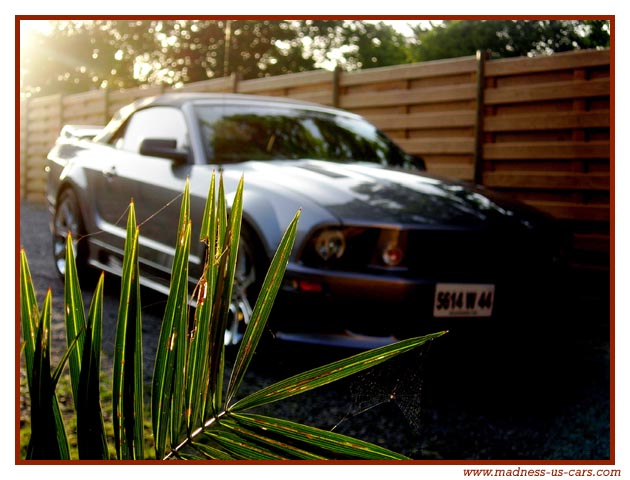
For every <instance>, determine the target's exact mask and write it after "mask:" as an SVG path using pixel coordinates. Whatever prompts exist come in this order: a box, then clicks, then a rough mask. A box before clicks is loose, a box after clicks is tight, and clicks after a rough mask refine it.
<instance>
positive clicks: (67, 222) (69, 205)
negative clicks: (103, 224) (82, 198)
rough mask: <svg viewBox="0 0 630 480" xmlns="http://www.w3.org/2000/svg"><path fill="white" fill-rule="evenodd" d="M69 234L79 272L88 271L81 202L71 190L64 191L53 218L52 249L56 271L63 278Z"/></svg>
mask: <svg viewBox="0 0 630 480" xmlns="http://www.w3.org/2000/svg"><path fill="white" fill-rule="evenodd" d="M68 233H70V234H71V235H72V250H73V252H74V256H75V260H76V265H77V270H78V271H79V272H80V273H81V272H84V271H85V270H86V269H87V251H86V246H85V242H83V241H82V237H83V236H84V235H85V227H84V223H83V219H82V218H81V211H80V209H79V201H78V199H77V196H76V194H75V193H74V191H72V190H71V189H66V190H64V191H63V192H62V193H61V195H60V196H59V199H58V201H57V207H56V209H55V216H54V218H53V231H52V247H53V256H54V261H55V269H56V270H57V273H58V274H59V276H61V277H62V278H63V277H64V276H65V274H66V247H67V239H68Z"/></svg>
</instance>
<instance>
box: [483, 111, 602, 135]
mask: <svg viewBox="0 0 630 480" xmlns="http://www.w3.org/2000/svg"><path fill="white" fill-rule="evenodd" d="M483 122H484V123H483V129H484V131H485V132H509V131H532V130H562V129H573V128H608V127H610V112H608V111H600V112H548V113H530V114H520V115H496V116H486V117H485V118H484V120H483Z"/></svg>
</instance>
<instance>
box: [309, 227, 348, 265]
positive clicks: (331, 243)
mask: <svg viewBox="0 0 630 480" xmlns="http://www.w3.org/2000/svg"><path fill="white" fill-rule="evenodd" d="M345 250H346V238H345V237H344V235H343V233H342V232H341V231H340V230H324V231H323V232H321V233H320V234H319V235H318V236H317V238H316V239H315V251H317V254H318V255H319V256H320V257H322V258H323V259H324V260H330V259H334V258H341V256H342V255H343V252H344V251H345Z"/></svg>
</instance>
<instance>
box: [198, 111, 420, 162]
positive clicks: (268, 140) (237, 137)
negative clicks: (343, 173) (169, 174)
mask: <svg viewBox="0 0 630 480" xmlns="http://www.w3.org/2000/svg"><path fill="white" fill-rule="evenodd" d="M195 111H196V115H197V118H198V120H199V123H200V129H201V134H202V138H203V142H204V146H205V149H206V155H207V158H208V162H209V163H236V162H243V161H247V160H286V159H302V158H308V159H317V160H330V161H336V162H347V161H362V162H373V163H378V164H382V165H395V166H411V165H413V163H414V162H413V158H412V157H411V156H410V155H407V154H406V153H404V152H403V151H402V150H401V149H400V148H398V147H397V146H396V145H395V144H394V143H393V142H392V141H391V140H389V139H388V138H387V137H386V136H385V135H384V134H383V133H381V132H380V131H379V130H377V129H376V128H375V127H374V126H373V125H371V124H370V123H368V122H366V121H364V120H362V119H361V118H358V117H351V116H343V115H334V114H331V113H326V112H322V111H317V110H308V109H290V108H282V107H273V106H252V105H238V106H237V105H233V106H232V105H221V106H217V105H197V106H196V107H195Z"/></svg>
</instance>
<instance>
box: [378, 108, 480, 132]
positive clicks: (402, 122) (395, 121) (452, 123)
mask: <svg viewBox="0 0 630 480" xmlns="http://www.w3.org/2000/svg"><path fill="white" fill-rule="evenodd" d="M366 118H367V119H368V120H369V121H370V122H372V123H373V124H374V125H376V126H377V127H379V128H381V129H384V130H398V129H409V130H412V129H434V128H450V127H473V126H474V125H475V118H476V114H475V112H474V111H472V110H470V111H465V110H464V111H452V112H449V111H447V112H437V113H434V112H431V113H413V114H408V115H406V114H384V115H379V114H372V115H366Z"/></svg>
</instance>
